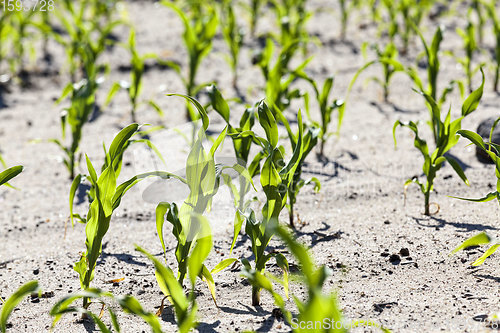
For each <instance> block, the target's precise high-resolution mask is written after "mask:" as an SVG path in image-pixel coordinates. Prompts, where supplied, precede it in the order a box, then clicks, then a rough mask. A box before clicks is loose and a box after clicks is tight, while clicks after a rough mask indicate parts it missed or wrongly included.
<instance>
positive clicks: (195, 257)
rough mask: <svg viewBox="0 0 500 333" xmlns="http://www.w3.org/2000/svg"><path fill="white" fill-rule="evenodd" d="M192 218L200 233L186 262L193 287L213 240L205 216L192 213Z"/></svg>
mask: <svg viewBox="0 0 500 333" xmlns="http://www.w3.org/2000/svg"><path fill="white" fill-rule="evenodd" d="M192 220H194V221H196V223H197V224H198V228H199V232H198V234H199V235H200V237H198V238H197V240H196V245H195V246H194V249H193V251H192V252H191V254H190V256H189V262H188V265H189V277H190V280H191V284H192V285H193V287H194V285H195V282H196V277H198V275H200V273H201V271H202V268H203V262H204V261H205V259H206V258H207V257H208V255H209V254H210V251H211V250H212V245H213V242H212V234H211V231H210V225H209V223H208V220H207V218H206V217H204V216H203V215H200V214H194V213H193V216H192Z"/></svg>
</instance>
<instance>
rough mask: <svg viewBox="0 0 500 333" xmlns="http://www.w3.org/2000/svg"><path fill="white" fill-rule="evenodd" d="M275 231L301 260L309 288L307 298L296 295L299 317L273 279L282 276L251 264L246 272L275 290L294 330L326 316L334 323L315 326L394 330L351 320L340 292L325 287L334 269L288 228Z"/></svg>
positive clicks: (335, 329)
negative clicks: (316, 257) (317, 262)
mask: <svg viewBox="0 0 500 333" xmlns="http://www.w3.org/2000/svg"><path fill="white" fill-rule="evenodd" d="M275 233H276V234H278V235H279V237H280V238H281V239H282V240H283V242H284V243H285V244H286V246H287V248H288V249H289V251H290V252H291V253H292V255H293V256H294V257H295V259H296V260H297V263H298V265H299V266H300V268H301V270H300V272H301V276H300V277H299V278H300V279H301V282H302V283H303V284H304V286H305V287H306V289H307V294H306V295H307V296H306V299H305V300H301V299H300V298H299V297H297V296H295V295H293V300H294V302H295V305H296V306H297V309H298V315H297V317H296V318H293V317H292V314H291V312H290V311H289V310H287V309H286V307H285V301H284V300H283V297H281V295H280V294H279V293H278V292H276V291H275V290H274V288H273V285H272V283H271V280H279V279H278V278H277V277H274V276H270V274H262V273H260V272H257V271H256V270H254V269H252V268H251V267H250V265H248V264H246V265H245V266H244V268H243V271H242V275H243V276H244V277H246V278H247V279H248V280H249V281H250V283H251V284H252V285H253V286H257V287H258V288H261V289H264V290H266V291H268V292H269V293H270V294H271V296H272V297H273V299H274V301H275V304H276V305H277V306H278V307H279V308H280V309H281V312H282V313H283V316H284V318H285V320H286V321H287V323H288V324H289V325H290V326H291V328H292V332H294V333H302V332H311V331H313V329H315V328H316V327H310V325H309V326H304V325H303V323H317V322H320V323H325V319H327V318H328V320H331V322H330V323H331V325H330V327H327V326H326V325H323V329H322V330H320V331H318V330H317V329H315V330H314V332H337V333H347V332H349V330H350V328H355V327H376V328H378V329H380V330H381V331H382V332H390V331H389V330H388V329H386V328H384V327H382V326H380V325H379V324H377V323H375V322H373V321H370V320H352V321H350V322H347V321H346V320H345V319H344V318H343V315H342V310H341V308H340V306H339V305H338V302H337V295H336V293H334V292H328V293H326V292H325V291H324V289H325V283H326V280H327V279H328V278H329V277H330V276H331V275H332V272H331V270H330V269H329V268H328V267H326V266H321V267H317V266H316V265H315V263H314V260H313V257H312V255H311V254H310V253H309V251H308V250H307V249H306V247H305V246H304V245H302V244H301V243H299V242H298V241H296V240H295V239H294V237H293V235H291V234H290V233H289V232H288V231H286V230H285V229H284V228H282V227H279V226H278V227H277V229H276V231H275ZM283 283H284V281H283ZM299 323H301V324H299Z"/></svg>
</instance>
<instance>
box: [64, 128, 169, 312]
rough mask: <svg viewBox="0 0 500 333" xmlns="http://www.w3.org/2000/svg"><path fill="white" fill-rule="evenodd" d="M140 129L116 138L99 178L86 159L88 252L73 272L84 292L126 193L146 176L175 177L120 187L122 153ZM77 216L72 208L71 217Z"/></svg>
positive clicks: (155, 173) (129, 182)
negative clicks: (104, 239)
mask: <svg viewBox="0 0 500 333" xmlns="http://www.w3.org/2000/svg"><path fill="white" fill-rule="evenodd" d="M138 128H139V125H137V124H131V125H129V126H127V127H125V128H124V129H123V130H121V131H120V132H119V133H118V134H117V135H116V137H115V138H114V140H113V142H112V143H111V145H110V147H109V151H107V152H106V163H105V165H104V167H103V169H102V172H101V174H100V176H99V177H98V176H97V172H96V171H95V168H94V166H93V165H92V163H91V162H90V159H89V158H88V157H86V160H87V169H88V172H89V177H88V179H89V180H90V182H91V183H92V190H91V192H92V193H91V197H92V199H93V200H92V202H91V204H90V207H89V211H88V213H87V216H86V218H85V220H84V222H85V224H86V226H85V234H86V241H85V245H86V251H85V253H84V254H82V256H81V258H80V260H79V261H77V262H76V263H75V265H74V270H75V271H76V272H77V273H78V274H79V276H80V285H81V289H82V290H83V291H85V290H87V289H89V288H90V283H91V282H92V280H93V279H94V271H95V267H96V264H97V259H98V258H99V256H100V254H101V249H102V240H103V238H104V236H105V235H106V233H107V231H108V228H109V223H110V221H111V217H112V214H113V211H114V210H115V209H116V208H118V206H119V205H120V202H121V199H122V197H123V196H124V195H125V193H126V192H127V191H128V190H129V189H131V188H132V187H133V186H134V185H135V184H137V183H138V182H139V181H141V180H142V179H144V178H146V177H150V176H159V177H162V178H170V177H171V176H172V175H171V174H169V173H166V172H162V171H153V172H148V173H143V174H139V175H136V176H134V177H132V178H130V179H129V180H127V181H125V182H124V183H122V184H120V185H117V173H119V170H120V166H121V161H122V156H123V152H124V151H125V149H126V148H127V147H128V146H129V144H130V143H131V142H130V139H131V137H132V136H133V135H134V134H135V133H136V132H137V130H138ZM117 170H118V172H117ZM75 182H77V183H78V179H77V178H75V181H74V182H73V185H72V186H71V193H70V204H71V206H72V205H73V203H72V198H74V191H75V190H76V187H77V186H75ZM74 216H75V215H74V214H73V213H72V209H71V218H73V217H74ZM77 217H78V216H77ZM89 305H90V300H89V297H84V298H83V307H84V308H85V309H87V308H88V306H89Z"/></svg>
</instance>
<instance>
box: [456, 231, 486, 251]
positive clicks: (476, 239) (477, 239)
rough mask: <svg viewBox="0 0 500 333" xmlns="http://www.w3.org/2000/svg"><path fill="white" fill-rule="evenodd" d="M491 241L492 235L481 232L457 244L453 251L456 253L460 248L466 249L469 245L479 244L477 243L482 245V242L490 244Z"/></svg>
mask: <svg viewBox="0 0 500 333" xmlns="http://www.w3.org/2000/svg"><path fill="white" fill-rule="evenodd" d="M490 241H491V238H490V236H488V234H487V233H485V232H481V233H479V234H477V235H475V236H472V237H471V238H469V239H467V240H466V241H465V242H463V243H462V244H460V245H459V246H457V247H456V248H455V249H454V250H453V251H452V252H451V253H452V254H455V253H457V252H458V251H460V250H464V249H466V248H468V247H471V246H477V245H482V244H488V243H489V242H490Z"/></svg>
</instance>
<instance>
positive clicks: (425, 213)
mask: <svg viewBox="0 0 500 333" xmlns="http://www.w3.org/2000/svg"><path fill="white" fill-rule="evenodd" d="M430 195H431V192H430V191H429V190H428V189H427V191H425V193H424V197H425V199H424V200H425V212H424V215H427V216H429V215H431V213H430V209H429V198H430Z"/></svg>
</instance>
